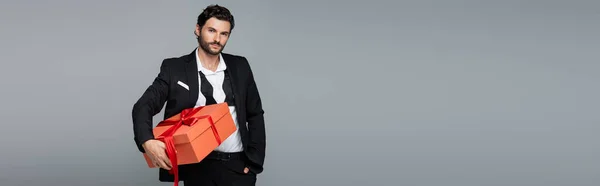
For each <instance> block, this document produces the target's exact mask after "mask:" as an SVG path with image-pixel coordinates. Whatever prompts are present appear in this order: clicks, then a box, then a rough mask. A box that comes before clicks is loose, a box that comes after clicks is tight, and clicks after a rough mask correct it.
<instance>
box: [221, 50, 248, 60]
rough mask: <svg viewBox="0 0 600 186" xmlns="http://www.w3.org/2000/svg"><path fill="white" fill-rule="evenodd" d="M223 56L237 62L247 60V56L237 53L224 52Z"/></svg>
mask: <svg viewBox="0 0 600 186" xmlns="http://www.w3.org/2000/svg"><path fill="white" fill-rule="evenodd" d="M221 56H223V58H225V59H226V60H227V59H229V60H234V61H236V62H238V61H239V62H246V61H247V60H246V57H245V56H242V55H237V54H231V53H225V52H222V53H221Z"/></svg>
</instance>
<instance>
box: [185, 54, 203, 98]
mask: <svg viewBox="0 0 600 186" xmlns="http://www.w3.org/2000/svg"><path fill="white" fill-rule="evenodd" d="M195 55H196V51H193V52H192V53H191V54H190V55H188V59H187V63H186V65H185V74H186V77H187V81H188V83H189V87H190V97H189V102H188V103H189V104H190V105H189V108H193V107H194V106H196V101H198V94H199V90H198V89H199V87H200V85H199V84H198V62H196V56H195Z"/></svg>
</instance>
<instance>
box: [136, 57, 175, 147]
mask: <svg viewBox="0 0 600 186" xmlns="http://www.w3.org/2000/svg"><path fill="white" fill-rule="evenodd" d="M169 75H170V74H169V69H168V66H167V60H163V62H162V63H161V66H160V72H159V73H158V75H157V76H156V78H155V79H154V81H153V82H152V84H151V85H150V86H149V87H148V88H147V89H146V91H144V93H143V94H142V96H141V97H140V98H139V99H138V100H137V102H136V103H135V104H134V105H133V110H132V119H133V135H134V141H135V143H136V145H137V148H138V150H139V151H140V152H142V153H145V150H144V148H143V147H142V144H144V142H146V141H148V140H150V139H154V134H153V133H152V117H153V116H154V115H156V114H158V113H159V112H160V110H161V109H162V107H163V105H164V104H165V102H166V100H167V97H168V93H169V82H170V80H169V79H170V76H169Z"/></svg>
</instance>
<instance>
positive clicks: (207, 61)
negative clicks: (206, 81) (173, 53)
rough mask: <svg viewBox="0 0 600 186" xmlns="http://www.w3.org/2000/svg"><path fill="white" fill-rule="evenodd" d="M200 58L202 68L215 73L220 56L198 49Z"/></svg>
mask: <svg viewBox="0 0 600 186" xmlns="http://www.w3.org/2000/svg"><path fill="white" fill-rule="evenodd" d="M198 58H199V59H200V61H201V64H202V66H204V68H207V69H209V70H212V71H215V70H216V69H217V66H218V64H219V55H211V54H207V53H206V52H204V51H203V50H202V49H200V48H198Z"/></svg>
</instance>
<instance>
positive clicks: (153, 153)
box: [142, 139, 171, 170]
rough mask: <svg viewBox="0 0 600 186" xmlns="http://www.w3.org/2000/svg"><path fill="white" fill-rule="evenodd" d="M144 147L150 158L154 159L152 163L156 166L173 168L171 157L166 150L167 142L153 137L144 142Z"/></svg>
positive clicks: (167, 168)
mask: <svg viewBox="0 0 600 186" xmlns="http://www.w3.org/2000/svg"><path fill="white" fill-rule="evenodd" d="M142 147H144V150H145V151H146V154H147V155H148V157H149V158H150V160H152V163H153V164H154V165H155V166H158V167H160V168H163V169H166V170H171V161H170V160H169V157H168V156H167V153H166V152H165V149H166V147H165V143H163V142H162V141H159V140H154V139H151V140H148V141H146V142H144V144H142Z"/></svg>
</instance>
